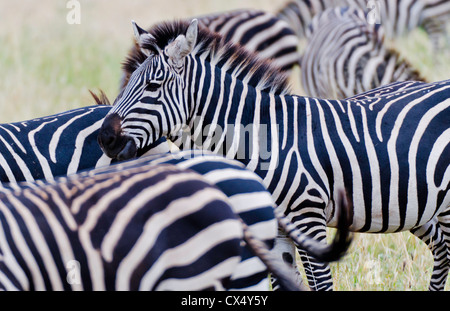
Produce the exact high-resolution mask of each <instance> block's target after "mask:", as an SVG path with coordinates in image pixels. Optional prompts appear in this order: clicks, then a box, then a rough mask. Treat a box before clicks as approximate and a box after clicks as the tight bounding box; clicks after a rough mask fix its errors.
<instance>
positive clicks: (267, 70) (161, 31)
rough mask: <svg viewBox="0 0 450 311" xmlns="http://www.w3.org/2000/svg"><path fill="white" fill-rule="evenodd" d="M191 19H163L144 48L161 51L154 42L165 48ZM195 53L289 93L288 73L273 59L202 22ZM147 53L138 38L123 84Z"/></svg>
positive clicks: (258, 85)
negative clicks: (230, 38)
mask: <svg viewBox="0 0 450 311" xmlns="http://www.w3.org/2000/svg"><path fill="white" fill-rule="evenodd" d="M188 26H189V23H188V22H186V21H171V22H162V23H159V24H156V25H154V26H153V27H151V28H150V29H149V30H148V32H149V33H150V34H151V35H152V36H153V37H155V41H153V42H151V43H148V44H146V43H145V42H144V43H143V46H142V48H144V49H148V50H151V51H152V52H153V53H155V54H158V53H159V51H157V50H156V49H155V47H154V46H153V45H152V43H153V44H154V43H155V42H156V45H157V46H158V47H159V49H160V50H164V48H165V47H166V46H167V45H168V44H169V43H170V42H172V41H173V40H175V38H176V37H178V36H179V35H181V34H183V35H184V34H185V33H186V29H187V27H188ZM191 54H193V55H198V56H200V55H202V56H205V57H206V60H207V61H209V62H211V63H213V64H215V65H216V66H218V67H220V68H225V69H226V71H227V72H228V73H230V74H232V75H233V76H235V77H236V78H237V79H239V80H243V81H244V82H245V83H247V84H249V85H251V86H253V87H255V88H257V89H260V90H261V91H265V92H270V93H274V94H285V93H288V92H289V81H288V76H287V75H286V74H285V73H283V72H282V71H281V70H280V69H279V68H278V67H276V66H275V65H273V64H272V62H271V61H270V60H265V59H262V58H260V57H259V56H258V55H257V54H256V53H252V52H249V51H247V50H246V49H245V48H244V47H242V46H240V45H239V44H234V43H231V42H229V41H227V40H226V39H225V38H224V37H222V36H221V35H220V34H218V33H215V32H211V31H210V30H209V29H207V28H205V27H203V26H200V25H199V29H198V35H197V43H196V45H195V47H194V49H193V51H192V53H191ZM145 59H147V56H146V55H145V54H144V53H143V52H142V51H141V49H140V47H139V46H138V44H137V43H136V42H135V45H134V47H133V48H132V49H131V50H130V52H129V53H128V56H127V57H126V59H125V61H124V62H123V66H122V68H123V70H124V71H125V73H124V76H123V78H122V83H121V88H124V87H125V86H126V84H127V83H128V79H129V77H130V76H131V74H132V73H133V72H134V71H135V70H136V69H137V68H138V67H139V65H140V64H142V63H143V62H144V61H145Z"/></svg>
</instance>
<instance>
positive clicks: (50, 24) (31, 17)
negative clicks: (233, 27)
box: [0, 0, 450, 290]
mask: <svg viewBox="0 0 450 311" xmlns="http://www.w3.org/2000/svg"><path fill="white" fill-rule="evenodd" d="M66 3H67V1H52V0H40V1H38V2H36V1H32V0H21V1H7V0H0V123H6V122H14V121H21V120H26V119H30V118H33V117H38V116H43V115H48V114H52V113H56V112H60V111H64V110H67V109H71V108H77V107H80V106H86V105H91V104H93V100H92V98H91V96H90V94H89V91H88V90H89V89H91V90H94V91H96V90H98V89H102V90H104V91H105V92H106V94H107V95H108V97H109V98H110V99H111V100H113V99H114V98H115V96H116V95H117V88H118V83H119V79H120V64H121V62H122V60H123V58H124V56H125V54H126V51H127V50H128V48H129V47H130V45H131V43H132V38H133V37H132V28H131V23H130V21H131V19H134V20H135V21H136V22H138V24H139V25H141V26H145V27H147V26H150V25H151V24H153V23H155V22H158V21H161V20H165V19H173V18H184V17H189V16H195V15H200V14H206V13H210V12H217V11H223V10H229V9H235V8H244V7H251V8H259V9H265V10H268V11H272V12H275V11H276V9H277V8H279V7H281V5H282V4H283V3H285V1H284V0H244V1H242V0H227V1H223V0H188V1H186V0H167V1H156V0H150V1H148V0H147V1H146V0H132V1H129V2H128V1H127V2H125V1H119V0H113V1H107V0H96V1H87V0H80V3H81V24H79V25H77V24H75V25H70V24H68V23H67V21H66V16H67V14H68V13H69V9H68V8H66ZM391 44H392V45H393V46H395V47H397V48H398V49H399V50H400V52H401V54H402V55H404V57H405V58H406V59H408V60H409V61H410V62H411V63H412V64H414V65H415V66H416V67H417V68H419V69H420V70H421V71H422V73H423V75H424V76H425V77H426V78H427V79H429V80H430V81H437V80H443V79H448V78H450V62H449V59H450V53H449V51H445V52H443V53H442V54H438V55H435V54H433V53H432V51H431V49H430V47H429V41H428V38H427V37H426V35H425V34H424V33H423V31H421V30H417V31H415V32H414V33H412V34H410V35H409V36H408V37H405V38H402V39H400V40H397V41H396V42H391ZM292 83H293V90H294V91H295V92H296V93H297V94H300V95H301V94H302V90H301V88H300V87H299V83H298V70H296V71H294V73H293V79H292ZM330 231H332V230H330ZM431 270H432V256H431V253H430V252H429V251H428V249H427V248H426V246H425V245H424V244H423V243H422V242H420V241H418V240H417V239H416V238H415V237H414V236H412V235H411V234H410V233H407V232H404V233H398V234H389V235H370V234H355V237H354V241H353V243H352V246H351V248H350V251H349V253H348V254H347V255H346V256H345V257H344V259H343V260H341V261H340V262H338V263H333V264H332V271H333V278H334V283H335V289H336V290H426V289H427V286H428V282H429V278H430V275H431ZM448 288H449V285H447V289H448Z"/></svg>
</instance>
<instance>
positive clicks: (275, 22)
mask: <svg viewBox="0 0 450 311" xmlns="http://www.w3.org/2000/svg"><path fill="white" fill-rule="evenodd" d="M197 19H198V22H199V25H200V26H201V27H206V28H208V29H209V30H210V31H213V32H217V33H219V34H221V35H222V36H223V37H225V38H226V39H227V40H229V41H231V42H236V43H239V44H241V45H244V46H245V47H246V49H247V50H249V51H252V52H257V53H258V55H259V56H260V57H261V58H265V59H270V60H272V62H273V65H274V66H278V67H279V68H280V69H281V70H283V71H285V72H286V73H287V74H290V73H291V71H292V69H293V67H294V66H295V65H298V63H299V60H300V54H299V53H298V51H297V46H298V43H299V42H298V41H299V40H298V38H297V36H296V34H295V33H294V31H293V30H292V29H291V27H290V26H289V25H288V24H287V23H286V22H285V21H284V20H282V19H279V18H277V17H276V16H275V15H274V14H272V13H268V12H264V11H260V10H255V9H239V10H233V11H228V12H222V13H215V14H207V15H203V16H199V17H198V18H197ZM128 54H129V57H128V58H127V60H126V61H125V62H124V64H123V71H122V78H121V81H120V85H119V92H120V91H122V90H123V89H124V88H125V87H126V85H127V83H128V80H129V78H130V72H133V71H134V70H136V69H137V68H138V67H139V65H140V64H141V63H142V62H143V61H144V60H145V59H146V58H147V56H146V55H145V54H143V53H142V51H141V49H140V48H139V45H138V44H137V42H134V46H133V47H132V48H131V49H130V51H129V53H128Z"/></svg>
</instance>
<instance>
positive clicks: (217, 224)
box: [0, 164, 243, 290]
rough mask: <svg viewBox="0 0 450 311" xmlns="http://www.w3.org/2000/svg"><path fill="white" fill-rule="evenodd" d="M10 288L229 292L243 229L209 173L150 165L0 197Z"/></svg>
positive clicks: (0, 265) (5, 285)
mask: <svg viewBox="0 0 450 311" xmlns="http://www.w3.org/2000/svg"><path fill="white" fill-rule="evenodd" d="M0 198H1V202H0V224H1V226H0V250H1V254H2V257H1V258H0V259H1V260H0V288H1V289H21V290H49V289H52V290H167V289H170V290H201V289H224V288H226V286H227V284H228V283H229V279H230V276H231V274H232V273H233V271H234V270H235V268H236V266H237V264H238V263H239V261H240V254H241V245H240V243H241V240H242V237H243V231H242V227H241V224H240V222H239V220H238V219H237V218H236V215H235V213H234V212H233V211H232V209H231V208H230V205H229V201H228V199H227V197H226V196H225V195H224V194H223V193H222V192H221V191H219V190H218V189H217V188H215V187H213V186H211V185H210V184H209V183H207V182H206V181H205V180H204V179H203V178H202V177H201V176H200V175H198V174H197V173H195V172H193V171H191V170H183V169H180V168H177V167H175V166H173V165H169V164H167V165H159V166H154V165H147V166H145V165H144V166H139V167H135V168H130V169H128V170H120V171H115V172H114V173H105V174H98V175H95V176H77V175H75V176H71V177H67V178H61V179H58V180H57V181H55V182H54V183H52V184H47V185H43V186H41V187H39V188H37V189H23V190H17V191H15V192H14V193H2V194H0Z"/></svg>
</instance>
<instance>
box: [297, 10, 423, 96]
mask: <svg viewBox="0 0 450 311" xmlns="http://www.w3.org/2000/svg"><path fill="white" fill-rule="evenodd" d="M383 29H384V28H383V27H379V25H376V24H370V23H368V22H367V20H366V16H365V13H364V12H363V11H362V10H359V9H351V8H348V7H346V8H340V7H338V8H331V9H327V10H325V11H323V12H321V13H319V14H317V15H316V16H315V17H314V18H313V20H312V21H311V24H310V25H309V27H308V30H307V31H306V38H307V40H308V42H307V45H306V46H305V48H304V53H303V55H302V60H301V62H300V68H301V82H302V86H303V90H304V91H305V92H306V94H307V95H309V96H313V97H319V98H328V99H343V98H347V97H351V96H353V95H356V94H359V93H362V92H365V91H369V90H371V89H374V88H376V87H379V86H382V85H386V84H388V83H391V82H397V81H406V80H417V81H425V79H424V78H422V77H421V76H420V73H419V72H418V71H417V70H415V69H414V68H412V66H411V65H410V64H409V63H408V62H407V61H406V60H403V59H402V58H401V57H400V55H399V53H398V52H397V51H396V50H394V49H392V48H388V47H387V46H386V45H385V44H384V31H383Z"/></svg>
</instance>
